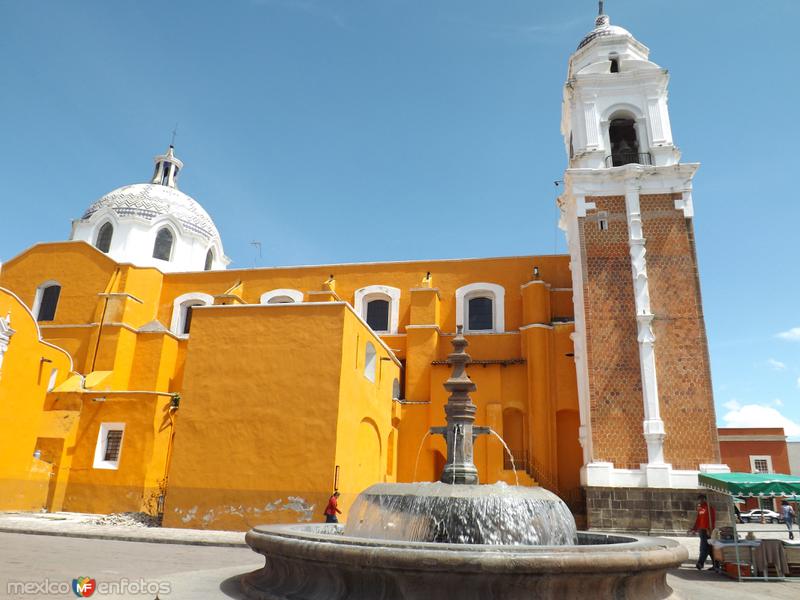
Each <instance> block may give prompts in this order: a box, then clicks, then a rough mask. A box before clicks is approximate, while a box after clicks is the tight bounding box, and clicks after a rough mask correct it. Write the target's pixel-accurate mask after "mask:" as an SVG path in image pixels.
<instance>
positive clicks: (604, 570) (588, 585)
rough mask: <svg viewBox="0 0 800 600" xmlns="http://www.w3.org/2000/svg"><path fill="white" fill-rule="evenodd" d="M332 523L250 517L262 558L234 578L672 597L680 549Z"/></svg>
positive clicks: (599, 538) (345, 586)
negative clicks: (436, 538) (352, 532)
mask: <svg viewBox="0 0 800 600" xmlns="http://www.w3.org/2000/svg"><path fill="white" fill-rule="evenodd" d="M343 531H344V527H343V526H342V525H336V524H331V525H327V524H310V525H270V526H260V527H256V528H254V529H252V530H251V531H249V532H248V533H247V536H246V541H247V543H248V545H249V546H250V547H251V548H252V549H253V550H254V551H256V552H258V553H259V554H262V555H263V556H264V557H265V559H266V564H265V565H264V567H263V568H262V569H259V570H258V571H254V572H253V573H250V574H248V575H245V576H244V577H243V579H242V588H243V590H244V592H245V594H246V595H247V597H249V598H257V599H260V600H289V599H291V600H323V599H324V600H344V599H353V600H355V599H358V600H362V599H363V600H401V599H402V600H416V599H420V600H421V599H429V598H448V597H457V598H459V600H462V599H463V600H487V599H491V598H502V599H503V600H523V599H525V600H529V599H531V598H537V599H539V598H541V599H550V598H552V599H556V598H558V599H563V598H592V599H603V598H609V599H614V600H621V599H628V598H631V599H633V598H636V599H663V598H676V596H674V595H673V592H672V590H671V588H670V587H669V586H668V585H667V582H666V572H667V569H671V568H674V567H677V566H679V565H680V564H681V563H682V562H683V561H684V560H686V559H687V558H688V552H687V551H686V549H685V548H683V547H682V546H681V545H679V544H678V543H677V542H673V541H671V540H665V539H659V538H646V537H634V536H620V535H606V534H599V533H586V532H578V534H577V542H578V543H577V545H567V546H519V545H514V546H502V545H482V544H441V543H431V542H403V541H396V540H385V539H370V538H363V537H354V536H346V535H344V534H343Z"/></svg>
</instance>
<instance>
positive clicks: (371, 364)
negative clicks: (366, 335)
mask: <svg viewBox="0 0 800 600" xmlns="http://www.w3.org/2000/svg"><path fill="white" fill-rule="evenodd" d="M370 350H371V352H370ZM377 365H378V351H377V350H376V349H375V345H374V344H373V343H372V342H367V345H366V346H365V347H364V377H366V378H367V379H369V380H370V381H371V382H372V383H375V371H377Z"/></svg>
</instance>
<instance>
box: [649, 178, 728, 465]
mask: <svg viewBox="0 0 800 600" xmlns="http://www.w3.org/2000/svg"><path fill="white" fill-rule="evenodd" d="M680 197H681V196H680V194H677V195H672V194H660V195H649V196H641V197H640V199H639V202H640V207H641V211H642V224H643V228H644V237H645V240H646V244H647V246H646V247H647V254H646V259H647V274H648V282H649V286H650V305H651V310H652V312H653V314H654V315H655V318H654V320H653V331H654V333H655V336H656V343H655V352H656V373H657V376H658V397H659V403H660V407H661V418H662V419H663V420H664V428H665V431H666V438H664V458H665V460H666V462H668V463H671V464H672V467H673V468H674V469H697V468H698V465H700V464H702V463H719V462H720V457H719V444H718V441H717V427H716V416H715V413H714V400H713V395H712V390H711V371H710V364H709V358H708V343H707V340H706V328H705V321H704V319H703V305H702V301H701V297H700V279H699V276H698V271H697V257H696V254H695V247H694V230H693V226H692V221H691V219H687V218H685V217H684V215H683V211H682V210H676V209H675V200H677V199H679V198H680Z"/></svg>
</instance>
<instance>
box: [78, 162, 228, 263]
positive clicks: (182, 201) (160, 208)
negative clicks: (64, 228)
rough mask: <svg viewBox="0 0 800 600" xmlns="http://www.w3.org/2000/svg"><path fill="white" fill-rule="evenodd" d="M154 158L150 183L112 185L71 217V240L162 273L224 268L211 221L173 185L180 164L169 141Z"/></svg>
mask: <svg viewBox="0 0 800 600" xmlns="http://www.w3.org/2000/svg"><path fill="white" fill-rule="evenodd" d="M155 163H156V168H155V173H154V174H153V178H152V180H151V181H150V183H135V184H133V185H126V186H123V187H121V188H117V189H116V190H114V191H113V192H109V193H108V194H106V195H105V196H103V197H102V198H100V199H99V200H97V201H96V202H94V203H93V204H92V205H91V206H89V208H87V209H86V210H85V211H84V213H83V215H82V216H81V218H80V219H76V220H75V221H74V222H73V224H72V236H71V238H70V239H73V240H82V241H85V242H88V243H90V244H92V245H93V246H95V247H96V248H97V249H98V250H100V251H101V252H105V253H107V254H108V255H109V256H110V257H111V258H113V259H114V260H116V261H118V262H128V263H132V264H135V265H138V266H147V267H156V268H157V269H160V270H161V271H163V272H176V271H200V270H216V269H224V268H225V267H226V266H227V265H228V263H230V260H229V259H228V257H226V256H225V253H224V251H223V249H222V240H221V239H220V235H219V231H217V228H216V226H215V225H214V222H213V221H212V220H211V217H209V216H208V213H207V212H206V211H205V210H204V209H203V207H202V206H200V204H199V203H198V202H196V201H195V200H194V199H192V198H190V197H189V196H187V195H186V194H184V193H183V192H181V191H180V190H179V189H178V187H177V179H178V173H179V172H180V171H181V170H182V169H183V163H182V162H181V161H180V160H178V159H177V158H176V157H175V154H174V152H173V148H172V146H170V147H169V149H168V150H167V152H166V154H163V155H161V156H157V157H156V159H155Z"/></svg>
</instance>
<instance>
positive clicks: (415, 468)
mask: <svg viewBox="0 0 800 600" xmlns="http://www.w3.org/2000/svg"><path fill="white" fill-rule="evenodd" d="M430 434H431V432H430V430H428V431H426V432H425V435H424V436H423V437H422V441H421V442H420V443H419V450H417V460H416V461H415V462H414V481H416V480H417V467H418V466H419V455H420V454H422V446H423V444H425V440H427V439H428V436H429V435H430Z"/></svg>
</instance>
